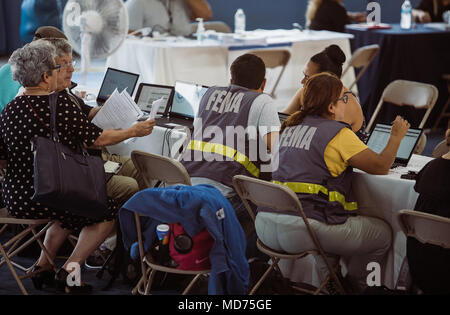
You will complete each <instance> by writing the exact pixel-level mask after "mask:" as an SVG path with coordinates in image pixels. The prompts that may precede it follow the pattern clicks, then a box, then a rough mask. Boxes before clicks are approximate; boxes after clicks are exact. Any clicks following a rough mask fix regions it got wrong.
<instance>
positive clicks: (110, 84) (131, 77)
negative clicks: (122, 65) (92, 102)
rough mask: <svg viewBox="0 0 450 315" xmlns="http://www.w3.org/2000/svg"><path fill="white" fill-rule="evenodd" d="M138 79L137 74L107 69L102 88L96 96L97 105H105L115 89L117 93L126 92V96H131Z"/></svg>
mask: <svg viewBox="0 0 450 315" xmlns="http://www.w3.org/2000/svg"><path fill="white" fill-rule="evenodd" d="M138 79H139V74H136V73H131V72H126V71H122V70H118V69H114V68H108V70H106V73H105V77H104V78H103V82H102V86H101V87H100V91H99V92H98V96H97V105H99V106H102V105H103V104H105V102H106V100H107V99H108V97H109V96H110V95H111V94H112V93H113V92H114V90H115V89H117V90H118V91H119V92H122V91H123V90H125V89H126V90H127V92H128V94H130V96H131V95H133V92H134V88H135V87H136V83H137V81H138Z"/></svg>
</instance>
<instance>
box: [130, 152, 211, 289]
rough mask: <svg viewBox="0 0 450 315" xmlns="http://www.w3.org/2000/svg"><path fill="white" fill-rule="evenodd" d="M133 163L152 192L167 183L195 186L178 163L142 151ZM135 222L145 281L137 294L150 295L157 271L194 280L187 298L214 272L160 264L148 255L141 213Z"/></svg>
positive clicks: (135, 154)
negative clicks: (198, 284)
mask: <svg viewBox="0 0 450 315" xmlns="http://www.w3.org/2000/svg"><path fill="white" fill-rule="evenodd" d="M131 160H132V161H133V163H134V165H135V167H136V169H137V170H138V171H139V172H140V173H141V174H142V177H143V179H144V182H145V184H146V185H147V187H148V188H150V187H156V186H159V183H164V184H166V185H175V184H184V185H191V179H190V177H189V174H188V172H187V171H186V169H185V168H184V166H183V165H182V164H181V163H180V162H179V161H177V160H174V159H172V158H169V157H165V156H160V155H156V154H151V153H146V152H141V151H133V152H131ZM155 182H157V184H156V185H154V183H155ZM134 218H135V222H136V231H137V236H138V245H139V254H140V258H141V269H142V277H141V279H140V280H139V282H138V284H137V285H136V287H135V288H134V289H133V291H132V292H133V294H137V293H139V294H145V295H148V294H150V289H151V286H152V281H153V278H154V277H155V273H156V272H157V271H162V272H167V273H175V274H181V275H191V276H194V278H193V279H192V281H191V282H190V283H189V284H188V286H187V287H186V288H185V290H184V291H183V293H182V294H183V295H185V294H187V293H188V292H189V291H190V290H191V289H192V287H193V285H194V284H195V283H196V282H197V280H198V279H200V277H201V276H202V275H205V274H208V273H209V272H210V270H200V271H198V270H181V269H176V268H169V267H166V266H163V265H160V264H158V263H156V262H155V261H154V260H153V257H152V256H151V254H145V252H144V245H143V239H142V231H141V224H140V215H139V214H138V213H134Z"/></svg>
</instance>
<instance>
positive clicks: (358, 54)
mask: <svg viewBox="0 0 450 315" xmlns="http://www.w3.org/2000/svg"><path fill="white" fill-rule="evenodd" d="M379 50H380V46H378V45H369V46H364V47H360V48H358V49H357V50H355V52H354V53H353V56H352V58H351V59H350V61H349V63H348V65H347V67H346V68H345V70H344V72H343V73H342V76H344V75H345V73H346V72H347V71H348V70H349V69H350V67H354V68H355V69H359V68H362V69H361V70H360V71H359V73H358V76H357V77H356V78H355V81H353V83H352V84H351V85H350V86H349V87H348V89H349V90H350V91H351V90H352V88H353V86H354V85H355V84H357V83H358V81H359V79H361V77H362V75H363V74H364V73H365V72H366V70H367V68H369V66H370V64H371V63H372V61H373V60H374V59H375V57H376V56H377V54H378V51H379Z"/></svg>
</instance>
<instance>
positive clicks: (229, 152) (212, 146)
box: [188, 140, 260, 177]
mask: <svg viewBox="0 0 450 315" xmlns="http://www.w3.org/2000/svg"><path fill="white" fill-rule="evenodd" d="M188 148H189V149H191V150H195V151H202V152H209V153H215V154H219V155H222V156H225V157H228V158H230V159H233V160H235V161H236V162H238V163H240V164H241V165H242V166H244V167H245V169H246V170H247V171H248V172H249V173H250V174H252V175H253V176H255V177H259V172H260V171H259V169H258V167H257V166H256V165H255V164H253V163H252V162H251V161H250V159H249V158H248V157H247V156H245V154H242V153H240V152H238V151H236V150H235V149H233V148H230V147H227V146H225V145H222V144H219V143H210V142H204V141H199V140H191V142H190V143H189V146H188Z"/></svg>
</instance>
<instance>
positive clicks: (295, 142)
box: [272, 116, 358, 224]
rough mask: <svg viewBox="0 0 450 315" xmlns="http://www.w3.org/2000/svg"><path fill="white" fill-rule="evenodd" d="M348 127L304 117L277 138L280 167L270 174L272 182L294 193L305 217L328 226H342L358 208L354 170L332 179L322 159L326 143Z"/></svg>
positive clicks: (313, 117)
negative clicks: (353, 190) (352, 183)
mask: <svg viewBox="0 0 450 315" xmlns="http://www.w3.org/2000/svg"><path fill="white" fill-rule="evenodd" d="M347 127H348V125H347V124H345V123H341V122H337V121H334V120H329V119H325V118H322V117H320V116H307V117H306V118H305V119H304V121H303V122H302V123H301V124H300V125H296V126H291V127H288V128H286V129H285V130H284V131H283V133H282V134H281V136H280V142H279V144H280V148H279V163H278V164H279V167H278V169H277V170H276V171H275V172H273V173H272V181H273V182H275V183H278V184H281V185H285V186H287V187H289V188H291V189H292V190H293V191H294V192H295V193H296V194H297V196H298V198H299V199H300V201H301V204H302V208H303V211H304V212H305V215H306V216H307V217H309V218H312V219H316V220H318V221H321V222H325V223H327V224H341V223H344V222H345V221H346V220H347V218H348V217H349V216H351V215H355V214H356V213H355V211H354V210H357V208H358V206H357V203H356V202H354V198H353V193H352V188H351V181H352V173H353V169H352V168H351V167H347V169H346V170H345V171H344V172H342V174H340V175H339V176H338V177H333V176H332V175H331V173H330V171H329V169H328V167H327V165H326V163H325V158H324V153H325V149H326V147H327V145H328V143H329V142H330V141H331V140H332V139H333V138H334V137H335V136H336V135H337V134H338V133H339V131H341V130H342V129H343V128H347Z"/></svg>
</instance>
